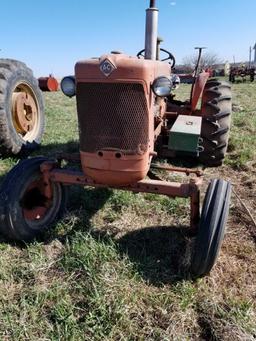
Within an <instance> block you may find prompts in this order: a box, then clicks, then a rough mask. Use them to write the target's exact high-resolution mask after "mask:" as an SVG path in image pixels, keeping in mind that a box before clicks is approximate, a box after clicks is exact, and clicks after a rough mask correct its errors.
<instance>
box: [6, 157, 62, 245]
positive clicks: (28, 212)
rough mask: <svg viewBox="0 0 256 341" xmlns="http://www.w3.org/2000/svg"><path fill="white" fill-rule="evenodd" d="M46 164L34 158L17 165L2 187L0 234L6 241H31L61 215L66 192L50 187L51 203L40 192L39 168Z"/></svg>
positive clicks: (56, 186) (56, 187) (40, 158)
mask: <svg viewBox="0 0 256 341" xmlns="http://www.w3.org/2000/svg"><path fill="white" fill-rule="evenodd" d="M47 160H48V159H46V158H44V157H35V158H31V159H26V160H22V161H20V162H19V163H18V164H17V165H16V166H15V167H14V168H13V169H11V171H10V172H9V173H8V174H7V176H6V178H5V179H4V181H3V183H2V186H1V191H0V193H1V195H0V232H1V233H2V234H3V235H4V236H5V237H7V238H8V239H11V240H22V241H27V240H31V239H34V238H36V237H37V236H38V235H39V234H40V233H41V232H42V231H44V230H45V229H46V228H47V227H49V225H50V224H52V223H53V222H54V221H55V220H56V219H57V218H59V217H60V216H61V215H62V214H63V212H64V209H65V204H66V198H67V193H66V188H65V187H64V186H62V185H61V184H59V183H52V184H51V186H52V193H53V195H52V197H51V198H50V199H49V198H47V197H46V196H45V195H44V193H43V190H42V188H43V186H44V183H43V179H42V173H41V172H40V165H41V164H42V163H43V162H45V161H47Z"/></svg>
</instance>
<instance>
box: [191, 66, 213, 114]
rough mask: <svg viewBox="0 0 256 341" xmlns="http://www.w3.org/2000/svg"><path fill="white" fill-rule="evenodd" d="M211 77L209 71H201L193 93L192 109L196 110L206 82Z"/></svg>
mask: <svg viewBox="0 0 256 341" xmlns="http://www.w3.org/2000/svg"><path fill="white" fill-rule="evenodd" d="M208 78H209V73H208V72H201V73H200V74H199V75H198V76H197V77H196V80H195V84H194V86H193V91H192V95H191V110H192V111H194V110H195V109H196V107H197V104H198V101H199V99H200V97H201V95H202V92H203V90H204V87H205V84H206V82H207V80H208Z"/></svg>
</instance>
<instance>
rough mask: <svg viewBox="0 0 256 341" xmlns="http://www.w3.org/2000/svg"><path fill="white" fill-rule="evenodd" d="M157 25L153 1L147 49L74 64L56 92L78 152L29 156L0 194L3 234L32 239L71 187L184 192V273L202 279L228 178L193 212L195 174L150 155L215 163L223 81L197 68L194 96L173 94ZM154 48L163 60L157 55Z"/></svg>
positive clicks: (222, 146) (223, 124) (220, 142)
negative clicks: (187, 245) (73, 111)
mask: <svg viewBox="0 0 256 341" xmlns="http://www.w3.org/2000/svg"><path fill="white" fill-rule="evenodd" d="M157 23H158V9H157V8H156V3H155V1H153V0H151V1H150V6H149V8H148V9H147V10H146V33H145V48H144V50H142V51H140V52H139V53H138V55H137V56H134V57H133V56H128V55H125V54H123V53H120V52H117V51H114V52H111V53H109V54H105V55H103V56H101V57H99V58H93V59H89V60H82V61H79V62H77V63H76V65H75V75H74V76H67V77H64V78H63V79H62V82H61V89H62V91H63V93H64V94H65V95H67V96H69V97H72V96H76V102H77V114H78V124H79V140H80V149H79V151H78V152H77V153H73V154H67V153H65V154H64V153H63V154H59V155H58V156H57V157H56V158H54V159H48V158H45V157H42V156H40V157H33V158H28V159H25V160H22V161H21V162H19V163H18V164H17V165H16V166H15V167H14V168H13V169H12V170H11V171H10V172H9V173H8V175H7V176H6V178H5V179H4V181H3V183H2V188H1V199H0V207H1V214H0V230H1V232H2V234H4V235H5V236H6V237H7V238H9V239H12V240H22V241H27V240H31V239H34V238H35V237H36V236H38V235H39V234H40V233H41V232H42V231H44V230H45V229H46V228H48V227H50V226H51V225H52V224H53V223H54V221H55V220H56V219H57V218H59V217H60V216H61V214H62V213H63V212H64V211H65V209H64V208H65V203H66V201H67V187H68V186H69V185H80V186H83V187H85V186H90V187H94V188H112V189H118V190H125V191H132V192H134V193H138V192H144V193H153V194H158V195H159V194H161V195H165V196H167V197H169V198H175V197H183V198H188V199H189V200H190V226H189V227H188V232H189V233H190V234H191V235H193V237H194V238H195V244H194V247H193V252H192V256H191V266H190V273H191V274H192V276H194V277H200V276H204V275H206V274H208V273H209V272H210V270H211V268H212V267H213V265H214V263H215V261H216V258H217V256H218V253H219V249H220V247H221V243H222V240H223V237H224V233H225V226H226V220H227V217H228V210H229V203H230V195H231V185H230V183H229V182H227V181H224V180H222V179H213V180H211V181H210V183H209V184H208V188H207V191H206V194H205V197H204V201H203V204H202V209H201V210H200V199H201V190H200V189H201V185H202V183H203V172H202V170H201V169H199V168H197V169H193V168H182V167H174V166H170V165H166V164H165V165H163V164H161V163H153V162H152V161H153V158H155V157H156V156H160V157H167V158H169V157H172V156H174V155H175V154H179V153H181V154H182V155H183V158H185V157H186V155H188V156H191V155H194V156H195V155H199V158H200V160H201V161H203V162H205V163H206V164H209V165H211V166H215V165H219V164H221V162H222V160H223V158H224V155H225V152H226V148H227V138H228V132H229V125H230V114H231V92H230V86H229V84H228V83H225V82H220V81H218V80H216V79H213V80H211V79H210V80H208V73H206V72H198V67H197V68H196V72H195V75H196V77H195V79H194V82H193V85H192V89H191V98H190V99H189V100H188V101H185V102H182V101H179V100H176V99H175V96H174V94H173V90H174V89H175V88H176V87H177V85H178V83H179V79H178V77H177V76H176V75H173V73H172V68H173V67H174V63H175V59H174V57H173V55H172V54H171V53H170V52H168V51H166V50H162V49H161V48H160V46H159V39H158V38H157ZM161 52H163V53H167V56H166V58H163V59H167V60H159V56H160V55H161ZM201 52H202V51H201V49H199V62H200V55H201ZM199 62H198V65H199ZM200 98H201V107H200V108H199V106H198V103H199V101H200ZM74 163H77V164H78V166H76V167H75V168H74V167H73V166H72V165H73V164H74ZM155 169H160V170H163V169H164V170H166V171H168V172H170V173H171V174H172V173H174V172H179V173H181V174H183V175H184V178H185V180H184V181H182V182H180V183H179V182H176V181H166V180H163V179H161V178H160V177H159V176H158V174H156V172H154V170H155ZM17 179H18V180H17ZM170 200H171V199H170Z"/></svg>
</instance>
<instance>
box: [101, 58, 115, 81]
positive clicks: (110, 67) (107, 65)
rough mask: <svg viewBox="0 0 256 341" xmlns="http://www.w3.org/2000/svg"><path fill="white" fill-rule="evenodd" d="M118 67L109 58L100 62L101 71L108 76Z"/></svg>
mask: <svg viewBox="0 0 256 341" xmlns="http://www.w3.org/2000/svg"><path fill="white" fill-rule="evenodd" d="M115 69H116V66H115V65H114V64H112V63H111V62H110V61H109V60H108V59H104V60H103V61H102V62H101V63H100V71H101V72H102V73H103V74H104V75H105V76H106V77H108V76H109V75H111V73H112V72H113V71H114V70H115Z"/></svg>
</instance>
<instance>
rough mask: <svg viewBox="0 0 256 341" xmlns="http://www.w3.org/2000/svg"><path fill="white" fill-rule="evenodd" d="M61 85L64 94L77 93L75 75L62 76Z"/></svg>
mask: <svg viewBox="0 0 256 341" xmlns="http://www.w3.org/2000/svg"><path fill="white" fill-rule="evenodd" d="M60 87H61V90H62V92H63V93H64V95H66V96H68V97H73V96H75V94H76V81H75V77H74V76H67V77H64V78H62V80H61V82H60Z"/></svg>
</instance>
